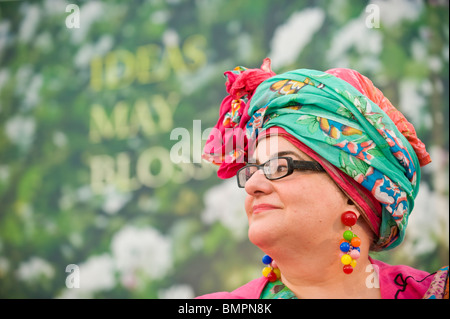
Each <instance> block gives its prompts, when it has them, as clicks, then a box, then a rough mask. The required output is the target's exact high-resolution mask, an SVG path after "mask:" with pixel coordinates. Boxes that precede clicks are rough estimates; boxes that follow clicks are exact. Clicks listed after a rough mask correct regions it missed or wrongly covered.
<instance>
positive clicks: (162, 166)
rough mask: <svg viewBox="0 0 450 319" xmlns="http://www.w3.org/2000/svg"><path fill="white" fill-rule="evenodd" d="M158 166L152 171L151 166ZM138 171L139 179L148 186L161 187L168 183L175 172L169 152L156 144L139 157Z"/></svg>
mask: <svg viewBox="0 0 450 319" xmlns="http://www.w3.org/2000/svg"><path fill="white" fill-rule="evenodd" d="M152 165H153V166H157V169H156V171H157V172H154V171H155V169H154V170H153V172H152V169H151V166H152ZM136 173H137V176H138V179H139V181H140V182H141V183H142V184H143V185H145V186H147V187H159V186H162V185H164V184H165V183H167V182H168V181H169V180H170V179H171V177H172V173H173V166H172V163H171V162H170V157H169V152H168V151H167V150H166V149H165V148H163V147H161V146H154V147H152V148H149V149H147V150H145V151H144V152H143V153H142V154H141V155H140V156H139V158H138V161H137V165H136Z"/></svg>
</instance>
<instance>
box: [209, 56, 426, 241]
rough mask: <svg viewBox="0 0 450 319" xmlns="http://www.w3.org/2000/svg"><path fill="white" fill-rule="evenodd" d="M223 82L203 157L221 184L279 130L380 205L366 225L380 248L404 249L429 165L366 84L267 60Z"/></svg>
mask: <svg viewBox="0 0 450 319" xmlns="http://www.w3.org/2000/svg"><path fill="white" fill-rule="evenodd" d="M225 76H226V77H227V82H226V88H227V92H228V94H229V95H228V96H227V97H225V99H224V100H223V101H222V104H221V108H220V117H219V120H218V122H217V124H216V126H215V127H214V129H213V130H212V131H211V134H210V136H209V138H208V140H207V142H206V144H205V148H204V153H203V158H204V159H206V160H208V161H211V162H212V163H214V164H216V165H219V170H218V176H219V177H221V178H229V177H232V176H234V175H235V174H236V172H237V170H238V169H239V168H241V167H242V166H244V165H245V164H246V163H247V162H249V160H250V159H251V158H252V155H253V154H252V153H253V150H254V147H255V145H256V142H257V139H258V136H264V135H266V134H267V132H268V131H270V130H272V131H273V129H274V128H276V129H278V130H280V132H282V133H283V134H285V135H287V136H290V138H291V139H292V138H294V139H295V140H296V141H299V142H300V144H301V145H304V146H306V149H310V150H312V153H314V154H317V155H318V157H317V156H316V157H314V156H313V158H321V159H324V160H325V161H321V163H322V164H323V163H324V162H327V163H329V164H330V165H331V167H333V168H337V171H339V172H338V173H336V174H334V175H331V177H332V178H333V179H334V180H335V181H336V179H337V178H339V176H340V177H341V179H342V176H345V177H344V178H343V180H345V183H344V184H346V185H352V187H353V188H355V187H356V188H357V189H358V188H359V189H363V190H364V193H365V194H366V195H367V196H365V198H366V199H367V198H369V199H371V200H372V201H375V202H377V203H379V206H380V212H379V216H376V217H373V218H369V224H371V227H372V229H374V230H375V233H376V234H377V235H378V238H377V240H378V242H377V245H378V246H379V247H380V249H388V248H389V249H390V248H393V247H396V246H397V245H398V244H399V243H401V241H402V240H403V238H404V234H405V229H406V226H407V224H408V217H409V214H410V213H411V211H412V210H413V208H414V200H415V198H416V196H417V193H418V191H419V183H420V175H421V173H420V167H421V166H424V165H426V164H428V163H429V162H431V159H430V156H429V154H428V153H427V151H426V149H425V146H424V144H423V143H422V142H421V141H420V139H419V138H418V137H417V134H416V132H415V129H414V127H413V126H412V124H411V123H409V122H408V121H407V119H406V118H405V117H404V116H403V114H402V113H401V112H400V111H398V110H397V109H396V108H395V107H394V106H393V105H392V104H391V103H390V102H389V100H388V99H387V98H386V97H385V96H384V95H383V93H382V92H381V91H380V90H379V89H377V88H376V87H375V86H374V85H373V83H372V82H371V81H370V80H369V79H368V78H367V77H365V76H363V75H361V74H360V73H358V72H357V71H354V70H351V69H338V68H337V69H331V70H328V71H326V72H322V71H316V70H309V69H298V70H294V71H289V72H286V73H283V74H279V75H276V74H275V73H274V72H272V71H271V69H270V60H269V59H265V60H264V62H263V64H262V66H261V68H260V69H246V68H243V67H237V68H236V69H234V70H233V71H227V72H225ZM294 145H296V144H294ZM326 166H327V165H326ZM325 168H326V167H325ZM331 171H332V169H330V168H328V169H327V172H328V173H330V172H331ZM355 182H356V183H355ZM359 193H361V192H359ZM361 194H362V193H361ZM369 202H370V200H369ZM366 213H367V212H366Z"/></svg>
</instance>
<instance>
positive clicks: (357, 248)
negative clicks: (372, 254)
mask: <svg viewBox="0 0 450 319" xmlns="http://www.w3.org/2000/svg"><path fill="white" fill-rule="evenodd" d="M353 249H356V250H357V251H359V252H361V249H359V247H353Z"/></svg>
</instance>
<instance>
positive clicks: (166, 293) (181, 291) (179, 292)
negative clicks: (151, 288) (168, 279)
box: [158, 285, 195, 299]
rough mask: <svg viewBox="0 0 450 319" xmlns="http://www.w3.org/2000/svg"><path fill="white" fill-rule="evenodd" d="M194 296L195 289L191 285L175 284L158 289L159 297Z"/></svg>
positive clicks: (190, 297) (187, 297)
mask: <svg viewBox="0 0 450 319" xmlns="http://www.w3.org/2000/svg"><path fill="white" fill-rule="evenodd" d="M194 297H195V294H194V289H192V287H191V286H189V285H173V286H171V287H169V288H167V289H162V290H160V291H158V298H159V299H192V298H194Z"/></svg>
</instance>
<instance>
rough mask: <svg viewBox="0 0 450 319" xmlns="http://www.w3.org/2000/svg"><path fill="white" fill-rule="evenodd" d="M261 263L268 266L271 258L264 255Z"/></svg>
mask: <svg viewBox="0 0 450 319" xmlns="http://www.w3.org/2000/svg"><path fill="white" fill-rule="evenodd" d="M262 262H263V264H265V265H269V264H270V263H271V262H272V258H271V257H270V256H269V255H264V257H263V258H262Z"/></svg>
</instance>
